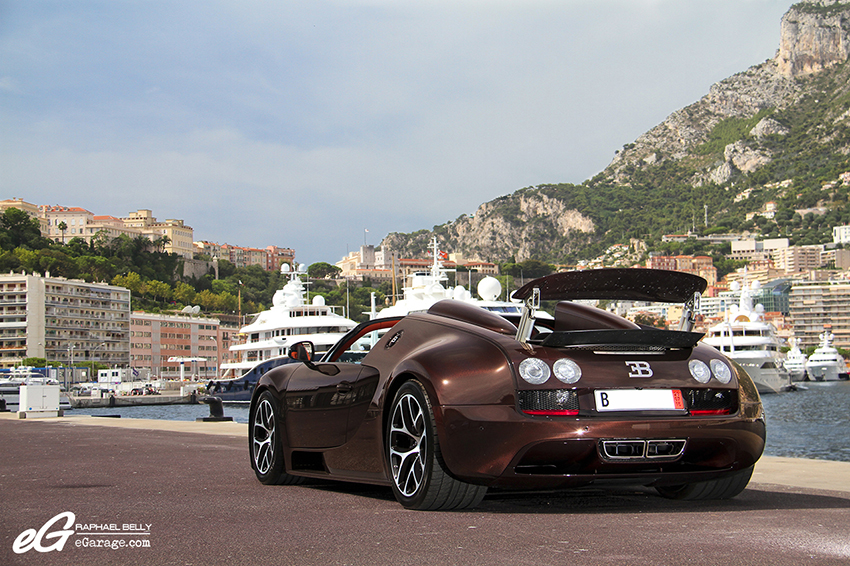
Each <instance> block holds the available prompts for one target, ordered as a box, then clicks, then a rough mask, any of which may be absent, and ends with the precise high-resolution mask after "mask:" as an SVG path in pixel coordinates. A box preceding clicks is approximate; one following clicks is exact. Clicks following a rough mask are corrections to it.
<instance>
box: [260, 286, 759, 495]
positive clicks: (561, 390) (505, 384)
mask: <svg viewBox="0 0 850 566" xmlns="http://www.w3.org/2000/svg"><path fill="white" fill-rule="evenodd" d="M705 285H706V283H705V280H703V279H702V278H699V277H696V276H693V275H688V274H684V273H677V272H670V271H660V270H648V269H602V270H589V271H578V272H569V273H558V274H554V275H550V276H547V277H542V278H540V279H537V280H534V281H532V282H530V283H528V284H527V285H525V286H523V287H522V288H520V289H519V290H518V291H517V292H516V293H515V294H514V297H515V298H518V299H520V300H522V301H523V314H522V317H521V318H520V319H517V320H509V319H507V318H504V317H502V316H499V315H496V314H493V313H490V312H488V311H486V310H484V309H481V308H479V307H477V306H473V305H470V304H468V303H465V302H462V301H457V300H445V301H441V302H438V303H436V304H435V305H434V306H433V307H431V308H430V309H429V310H428V311H427V312H422V313H413V314H409V315H407V316H405V317H403V318H393V319H376V320H372V321H369V322H366V323H363V324H361V325H360V326H358V327H357V328H355V329H354V330H352V331H351V332H349V333H348V334H347V335H346V336H345V337H344V338H343V339H342V340H340V342H339V343H338V344H336V345H335V346H334V347H333V348H332V349H331V350H330V351H329V352H328V353H327V354H325V355H324V356H323V357H322V358H321V359H320V360H313V359H311V358H312V355H311V345H310V344H309V343H300V344H299V345H298V347H297V348H295V351H296V352H297V355H298V357H299V359H300V360H301V361H302V362H303V363H296V364H289V365H285V366H281V367H278V368H275V369H273V370H271V371H269V372H268V373H267V374H266V375H265V376H263V377H262V379H261V380H260V381H259V382H258V384H257V387H256V389H255V390H254V393H253V397H252V400H251V408H250V423H249V427H250V429H249V430H250V433H249V444H250V456H251V465H252V467H253V468H254V470H255V472H256V475H257V478H258V479H259V480H260V481H261V482H262V483H265V484H289V483H297V482H299V481H301V480H302V479H303V478H328V479H337V480H345V481H354V482H366V483H374V484H381V485H388V486H390V487H391V488H392V490H393V492H394V494H395V497H396V498H397V499H398V501H399V502H400V503H401V504H402V505H404V506H405V507H408V508H411V509H458V508H464V507H470V506H474V505H476V504H478V503H479V502H480V501H481V499H482V498H483V497H484V495H485V492H486V490H487V488H488V487H510V488H528V489H540V488H562V487H563V488H569V487H574V486H582V485H588V484H594V485H605V484H606V483H617V484H623V483H624V482H631V483H634V484H639V485H646V486H653V487H654V488H655V489H656V490H657V491H658V492H659V493H660V494H661V495H662V496H664V497H670V498H679V499H719V498H728V497H733V496H735V495H737V494H738V493H740V492H741V491H742V490H743V489H744V488H745V487H746V485H747V483H748V482H749V480H750V476H751V474H752V471H753V465H754V464H755V462H756V461H757V460H758V458H759V457H760V456H761V454H762V451H763V449H764V438H765V423H764V417H763V411H762V406H761V401H760V399H759V395H758V393H757V391H756V388H755V386H754V385H753V382H752V380H751V379H750V377H749V376H748V375H747V374H746V373H745V372H744V371H743V370H742V369H741V368H740V367H738V366H737V365H735V364H734V363H733V362H731V361H729V360H728V359H727V358H725V357H724V356H722V355H721V354H720V353H718V352H717V351H716V350H714V349H713V348H711V347H709V346H705V345H702V344H699V343H698V341H699V339H700V338H701V336H702V335H701V334H699V333H695V332H692V331H691V327H692V323H693V313H694V310H695V303H696V301H697V300H698V298H699V294H700V293H701V292H702V291H703V290H704V289H705ZM583 299H605V300H632V301H656V302H675V303H684V305H683V307H682V311H683V315H682V322H681V324H680V328H679V329H678V330H659V329H654V328H648V327H643V326H639V325H637V324H634V323H632V322H630V321H628V320H626V319H624V318H621V317H618V316H616V315H614V314H611V313H609V312H607V311H604V310H601V309H598V308H596V307H590V306H585V305H584V304H581V303H579V302H573V301H578V300H583ZM541 301H559V302H557V304H555V306H554V317H553V318H552V319H549V318H546V319H543V318H539V319H538V318H537V317H536V316H535V315H536V312H537V311H538V309H539V308H540V303H541Z"/></svg>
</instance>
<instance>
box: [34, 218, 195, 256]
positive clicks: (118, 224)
mask: <svg viewBox="0 0 850 566" xmlns="http://www.w3.org/2000/svg"><path fill="white" fill-rule="evenodd" d="M39 215H40V218H41V219H42V220H43V222H44V224H45V225H46V230H44V229H43V230H42V234H43V235H44V236H45V237H47V238H50V239H51V240H53V241H55V242H63V243H67V242H69V241H71V240H72V239H73V238H81V239H82V240H84V241H85V242H86V243H90V242H91V241H92V239H93V238H95V237H98V235H99V234H100V235H105V236H106V237H107V239H112V238H117V237H118V236H121V235H126V236H127V237H129V238H136V237H138V236H144V237H146V238H147V239H149V240H151V242H155V241H157V240H159V241H162V242H164V244H163V246H162V248H161V251H163V252H166V253H173V254H177V255H179V256H181V257H184V258H187V259H191V258H192V255H193V248H192V239H193V238H192V237H193V235H194V231H193V230H192V228H191V227H190V226H186V225H185V224H184V222H183V221H182V220H175V219H168V220H166V221H165V222H158V221H157V219H156V218H154V217H153V214H152V213H151V211H150V210H147V209H141V210H138V211H136V212H131V213H130V214H128V215H127V216H126V217H125V218H117V217H115V216H95V215H94V214H93V213H92V212H91V211H89V210H86V209H85V208H80V207H76V206H70V207H69V206H58V205H55V206H50V205H45V206H40V207H39ZM63 223H64V224H63ZM63 226H64V228H65V229H64V230H62V227H63ZM163 238H167V239H165V240H163Z"/></svg>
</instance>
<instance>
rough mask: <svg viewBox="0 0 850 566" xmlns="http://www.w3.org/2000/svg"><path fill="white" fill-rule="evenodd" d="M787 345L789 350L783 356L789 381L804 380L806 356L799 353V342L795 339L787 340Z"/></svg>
mask: <svg viewBox="0 0 850 566" xmlns="http://www.w3.org/2000/svg"><path fill="white" fill-rule="evenodd" d="M788 343H789V344H790V345H791V349H790V350H788V353H787V354H785V369H787V370H788V373H789V374H790V376H791V381H805V380H806V360H807V358H806V354H804V353H803V352H802V351H800V345H799V341H798V340H797V339H795V338H789V339H788Z"/></svg>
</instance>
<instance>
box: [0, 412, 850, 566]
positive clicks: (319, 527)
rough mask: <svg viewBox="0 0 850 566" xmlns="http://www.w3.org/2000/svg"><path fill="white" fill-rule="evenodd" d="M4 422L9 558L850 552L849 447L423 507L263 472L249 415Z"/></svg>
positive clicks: (739, 557) (391, 560) (231, 559)
mask: <svg viewBox="0 0 850 566" xmlns="http://www.w3.org/2000/svg"><path fill="white" fill-rule="evenodd" d="M0 435H2V437H3V439H4V442H3V449H2V457H0V564H3V565H28V564H33V565H39V566H41V565H47V566H50V565H65V564H68V565H75V566H77V565H80V564H95V563H97V564H104V565H112V564H115V565H124V564H128V565H129V564H132V565H134V566H136V565H138V564H146V565H157V564H169V565H170V564H174V565H180V566H187V565H198V566H205V565H217V564H228V565H241V564H251V565H255V564H282V565H289V564H292V565H296V564H297V565H313V564H315V565H320V564H321V565H328V564H340V565H343V564H345V565H364V566H371V565H384V564H386V565H393V566H400V565H407V564H409V565H415V566H423V565H429V564H446V565H453V564H476V565H496V564H498V565H504V564H534V565H538V564H571V565H572V564H578V565H582V564H588V565H596V564H600V565H607V564H611V565H614V564H616V565H621V564H629V565H659V564H660V565H666V564H670V565H679V564H697V565H703V564H704V565H716V564H724V565H748V566H749V565H752V566H757V565H771V566H777V565H780V566H781V565H794V566H799V565H801V564H807V565H808V564H824V565H827V564H836V565H838V564H848V563H849V562H850V463H848V462H834V461H822V460H804V459H793V458H775V457H763V458H762V459H761V460H760V461H759V463H758V464H757V465H756V470H755V474H754V476H753V479H752V481H751V483H750V485H749V487H748V488H747V489H746V490H745V491H744V492H743V493H742V494H740V495H739V496H738V497H736V498H734V499H731V500H727V501H708V502H680V501H670V500H666V499H663V498H661V497H659V496H657V495H655V494H654V491H653V490H651V489H648V488H642V487H632V486H622V487H617V488H606V489H600V488H594V487H588V488H582V489H573V490H563V491H544V492H539V491H537V492H519V491H507V490H490V491H489V492H488V494H487V496H486V497H485V499H484V500H483V502H482V503H481V505H480V506H479V507H477V508H475V509H473V510H468V511H462V512H419V511H409V510H405V509H404V508H402V507H401V506H400V505H399V504H398V503H397V502H396V501H395V499H394V498H393V496H392V493H391V491H390V489H389V488H388V487H382V486H370V485H359V484H347V483H338V482H330V481H318V480H317V481H310V482H308V483H307V484H305V485H298V486H264V485H261V484H260V483H259V482H257V481H256V479H255V477H254V473H253V471H252V470H251V467H250V464H249V461H248V434H247V425H246V424H244V423H243V424H240V423H234V422H213V423H210V422H207V423H205V422H182V421H166V420H144V419H125V418H120V419H119V418H98V417H89V416H70V417H58V418H39V419H19V418H18V417H17V415H16V414H14V413H5V414H0Z"/></svg>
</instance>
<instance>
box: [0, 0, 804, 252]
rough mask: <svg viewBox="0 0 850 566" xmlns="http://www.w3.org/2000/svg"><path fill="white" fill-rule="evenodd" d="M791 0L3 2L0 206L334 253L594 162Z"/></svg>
mask: <svg viewBox="0 0 850 566" xmlns="http://www.w3.org/2000/svg"><path fill="white" fill-rule="evenodd" d="M793 2H794V0H560V1H556V0H513V1H508V0H417V1H415V2H411V1H405V0H394V1H390V0H347V1H346V0H330V1H329V0H309V1H301V2H292V1H288V0H268V1H261V0H238V1H235V0H234V1H227V0H181V1H179V2H173V1H168V0H100V1H96V0H75V1H74V2H68V1H67V0H53V1H51V0H0V200H2V199H7V198H13V197H18V198H23V199H24V200H25V201H27V202H31V203H33V204H49V205H62V206H79V207H82V208H85V209H87V210H90V211H91V212H93V213H94V214H95V215H112V216H119V217H120V216H126V215H127V214H128V213H129V212H131V211H136V210H138V209H150V210H152V211H153V215H154V216H155V217H156V218H157V219H159V220H165V219H171V218H176V219H182V220H184V221H185V223H186V224H187V225H189V226H191V227H192V228H193V229H194V238H195V240H196V241H198V240H208V241H214V242H218V243H228V244H233V245H240V246H249V247H265V246H267V245H276V246H281V247H289V248H293V249H294V250H295V252H296V261H298V262H300V263H305V264H307V265H309V264H312V263H315V262H320V261H323V262H328V263H334V262H336V261H339V260H340V259H342V257H343V256H345V255H347V254H348V252H350V251H355V250H357V249H358V248H359V246H361V245H363V244H364V243H366V244H372V245H378V244H380V242H381V239H382V238H383V237H384V236H385V235H386V234H388V233H390V232H414V231H417V230H422V229H431V228H432V227H433V226H435V225H439V224H443V223H445V222H447V221H451V220H454V219H456V218H458V217H459V216H461V215H465V214H472V213H474V212H475V210H476V209H477V208H478V206H479V205H480V204H482V203H484V202H488V201H490V200H493V199H495V198H497V197H499V196H502V195H507V194H511V193H513V192H514V191H516V190H519V189H521V188H524V187H529V186H535V185H539V184H545V183H576V184H578V183H581V182H583V181H585V180H587V179H589V178H591V177H593V176H594V175H595V174H597V173H599V172H600V171H602V170H603V169H604V168H605V167H606V166H607V165H608V164H609V163H610V162H611V159H612V158H613V157H614V152H615V151H616V150H618V149H620V148H622V147H623V145H626V144H628V143H631V142H633V141H634V140H635V139H636V138H637V137H638V136H640V135H641V134H642V133H644V132H645V131H647V130H649V129H651V128H652V127H653V126H655V125H657V124H659V123H660V122H662V121H663V120H664V119H665V118H666V117H667V116H668V115H669V114H671V113H672V112H674V111H675V110H677V109H679V108H682V107H684V106H687V105H688V104H691V103H693V102H696V101H697V100H699V99H700V98H701V97H702V96H704V95H705V94H707V93H708V90H709V88H710V86H711V85H712V84H714V83H716V82H718V81H720V80H722V79H724V78H726V77H729V76H731V75H733V74H735V73H737V72H741V71H744V70H746V69H747V68H748V67H750V66H752V65H757V64H759V63H761V62H763V61H765V60H766V59H769V58H772V57H773V56H774V55H775V53H776V50H777V49H778V47H779V36H780V20H781V17H782V15H783V14H784V13H785V12H786V11H787V10H788V8H789V7H790V6H791V5H792V3H793ZM448 251H450V252H451V251H453V250H448ZM485 259H486V258H485Z"/></svg>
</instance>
